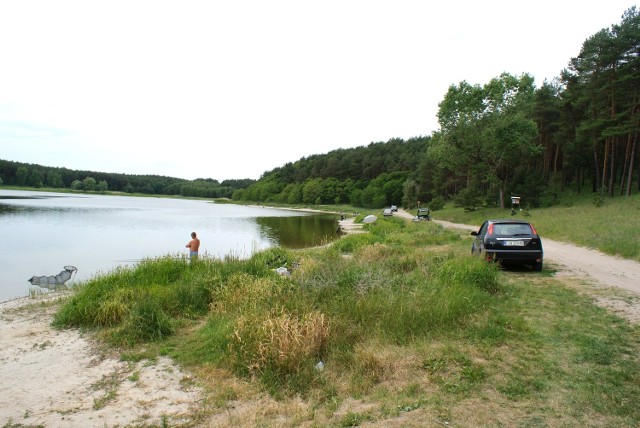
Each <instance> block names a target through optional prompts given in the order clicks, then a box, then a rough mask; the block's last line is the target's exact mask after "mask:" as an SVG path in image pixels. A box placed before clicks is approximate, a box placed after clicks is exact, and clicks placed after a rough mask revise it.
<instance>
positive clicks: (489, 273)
mask: <svg viewBox="0 0 640 428" xmlns="http://www.w3.org/2000/svg"><path fill="white" fill-rule="evenodd" d="M369 229H370V233H369V234H367V235H369V236H370V237H371V239H373V241H386V242H388V243H387V244H384V243H376V242H373V244H372V243H371V242H372V241H370V240H363V239H362V238H361V236H362V235H360V234H356V235H353V236H347V237H345V238H343V239H342V240H341V242H340V245H337V246H331V247H328V248H326V249H324V250H315V251H316V253H317V254H316V255H315V256H314V257H310V256H309V253H303V252H299V253H294V252H290V251H286V250H283V249H281V248H273V249H269V250H265V251H262V252H259V253H256V254H255V255H253V256H252V257H251V258H250V259H249V260H237V259H234V258H227V259H226V260H217V259H206V258H204V259H202V260H199V261H198V262H195V263H190V262H189V261H188V260H187V259H185V258H180V257H165V258H161V259H158V260H147V261H144V262H142V263H140V264H139V265H138V266H137V267H135V268H130V267H127V268H120V269H117V270H116V271H114V272H112V273H110V274H107V275H103V276H100V277H97V278H94V279H92V280H90V281H89V282H87V283H86V284H85V285H84V286H82V287H81V288H80V290H78V292H77V293H76V294H75V295H74V296H73V297H72V298H71V299H70V300H69V301H68V302H67V303H66V304H65V305H64V306H63V308H62V309H61V310H60V311H59V312H58V314H57V315H56V317H55V324H57V325H59V326H76V327H89V328H96V327H99V328H104V329H106V330H105V331H106V333H105V334H106V337H107V338H108V339H109V340H110V341H112V342H114V343H116V344H118V345H132V344H136V343H141V342H148V341H156V340H162V339H165V338H167V337H168V336H170V335H172V334H174V333H175V331H176V329H177V328H179V327H180V325H181V323H183V322H184V320H189V319H194V318H200V317H203V316H206V317H207V318H208V323H209V324H215V325H218V326H226V327H225V328H220V329H219V334H221V335H222V336H221V337H217V338H215V341H216V342H218V343H227V348H226V349H221V350H220V351H219V352H220V355H217V356H216V357H215V358H219V359H221V360H224V361H226V362H227V363H226V364H228V365H229V366H228V367H229V368H230V369H233V370H234V371H236V372H237V373H238V374H240V375H246V376H254V375H257V376H259V377H261V378H263V381H264V382H265V383H266V384H268V385H267V386H268V387H269V388H271V387H273V388H274V391H275V390H277V389H278V388H281V387H287V388H292V389H294V390H299V389H301V388H302V385H304V384H307V385H313V382H311V383H309V381H310V378H313V372H312V371H309V369H312V368H313V366H314V365H315V364H316V363H317V361H319V360H324V359H327V358H328V359H334V358H344V356H343V353H344V352H351V351H348V350H353V349H354V347H355V346H357V344H358V343H360V342H362V341H365V340H370V339H371V338H372V337H378V338H379V339H380V340H385V341H389V340H390V341H392V342H394V343H408V342H410V341H411V340H413V339H414V338H416V337H422V336H424V335H427V334H429V335H431V334H434V333H435V332H438V331H448V330H450V329H451V328H454V327H456V326H459V325H461V324H464V323H465V322H466V320H468V319H469V317H471V316H473V315H474V314H478V313H482V312H484V311H485V309H484V308H485V307H486V305H487V304H488V303H489V301H490V299H491V296H492V293H495V292H497V291H498V290H499V284H498V282H497V270H496V269H495V266H491V265H489V264H486V263H484V262H482V261H480V260H477V259H475V258H470V257H464V258H458V257H455V256H454V255H453V254H451V253H447V252H445V253H442V254H439V255H437V256H433V257H424V255H425V253H424V252H423V251H422V250H420V249H419V248H420V247H419V245H418V244H422V243H429V242H430V243H431V244H432V245H436V246H438V245H446V244H447V243H450V242H457V241H458V240H459V238H458V236H457V235H456V234H454V233H451V232H446V231H444V230H443V229H442V228H441V227H439V226H437V225H435V224H429V225H424V224H416V223H411V222H408V223H405V222H404V221H403V220H399V219H387V220H386V221H380V222H379V223H378V224H375V225H372V226H369ZM407 229H412V232H411V233H407ZM346 250H348V251H350V254H353V256H354V257H353V258H351V259H350V260H347V259H345V258H344V257H342V254H344V253H343V251H346ZM279 266H289V267H291V268H293V267H294V266H295V269H293V273H292V276H290V277H283V276H279V275H278V274H276V273H275V272H274V270H273V269H274V268H276V267H279ZM281 330H282V331H281ZM338 332H340V333H338ZM279 334H283V336H278V335H279ZM274 335H275V336H276V339H274ZM240 338H241V340H240ZM266 340H271V341H274V343H272V345H271V346H274V347H275V348H273V349H265V347H264V343H265V341H266ZM202 346H207V344H206V343H203V344H202ZM283 355H284V356H283ZM303 389H307V387H305V388H303Z"/></svg>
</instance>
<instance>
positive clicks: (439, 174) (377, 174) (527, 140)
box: [233, 7, 640, 209]
mask: <svg viewBox="0 0 640 428" xmlns="http://www.w3.org/2000/svg"><path fill="white" fill-rule="evenodd" d="M639 49H640V15H639V13H638V10H637V9H636V8H635V7H632V8H630V9H629V10H628V11H626V12H625V13H624V15H623V17H622V22H621V23H620V24H617V25H613V26H612V27H611V28H610V29H603V30H602V31H600V32H598V33H597V34H596V35H594V36H592V37H590V38H589V39H587V40H586V41H585V42H584V44H583V46H582V49H581V50H580V53H579V55H578V56H577V57H575V58H572V59H571V60H570V66H569V67H568V68H567V69H565V70H563V71H562V73H561V77H559V78H558V79H555V80H554V81H553V82H546V81H545V82H544V83H543V84H542V86H541V87H539V88H536V87H535V85H534V81H533V79H532V77H531V76H529V75H528V74H526V73H525V74H523V75H521V76H513V75H510V74H508V73H503V74H502V75H500V76H498V77H496V78H494V79H491V81H489V82H488V83H486V84H484V85H479V84H475V85H472V84H470V83H468V82H466V81H463V82H460V83H459V84H457V85H451V86H450V88H449V90H448V91H447V93H446V94H445V97H444V99H443V100H442V101H441V102H440V104H439V107H440V108H439V112H438V120H439V124H440V130H439V131H438V132H435V133H434V134H433V135H431V136H428V137H419V138H414V139H410V140H408V141H403V140H399V139H394V140H390V141H388V142H387V143H372V144H370V145H369V146H367V147H358V148H355V149H348V150H335V151H332V152H329V153H328V154H326V155H316V156H310V157H308V158H303V159H301V160H299V161H297V162H294V163H288V164H286V165H285V166H283V167H281V168H276V169H274V170H273V171H270V172H267V173H265V174H264V175H263V176H262V178H261V179H260V180H259V181H258V182H257V183H255V184H253V185H252V186H249V187H248V188H247V189H243V190H240V191H237V192H234V195H233V198H234V199H238V200H253V201H264V202H269V201H270V202H285V203H290V204H297V203H305V204H314V203H315V204H318V203H323V204H326V203H332V202H334V201H335V202H336V203H341V202H350V203H351V204H353V205H356V206H363V207H370V208H374V207H376V208H378V207H383V206H388V205H390V204H396V205H400V204H402V205H404V206H405V207H408V208H413V207H415V206H416V205H417V203H418V201H422V202H425V203H430V201H432V200H433V199H434V198H443V199H451V198H457V199H458V200H459V204H460V205H461V206H465V207H466V208H468V209H475V208H476V207H478V206H501V207H502V206H504V204H505V201H508V197H509V195H518V196H521V197H523V201H525V203H526V204H528V205H529V206H539V205H551V204H553V203H554V202H555V200H554V198H555V195H556V194H557V193H558V192H562V191H564V190H565V189H567V188H569V189H573V190H575V191H577V192H582V191H584V190H585V189H586V190H588V191H592V192H598V193H600V194H603V195H609V196H614V195H617V194H622V195H629V194H630V193H631V192H632V189H633V188H636V189H638V188H639V187H640V168H638V163H639V158H640V150H638V149H637V136H638V130H639V127H640V121H639V120H638V118H639V117H640V116H639V114H640V113H639V112H640V108H639V106H640V101H639V100H640V56H639V55H638V50H639Z"/></svg>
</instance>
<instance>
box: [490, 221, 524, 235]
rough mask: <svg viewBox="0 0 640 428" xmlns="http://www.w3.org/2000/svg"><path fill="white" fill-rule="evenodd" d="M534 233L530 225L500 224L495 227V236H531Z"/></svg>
mask: <svg viewBox="0 0 640 428" xmlns="http://www.w3.org/2000/svg"><path fill="white" fill-rule="evenodd" d="M532 233H533V232H532V230H531V226H530V225H528V224H508V223H507V224H500V223H496V224H494V225H493V234H494V235H507V236H513V235H531V234H532Z"/></svg>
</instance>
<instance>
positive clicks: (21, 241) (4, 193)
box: [0, 190, 337, 301]
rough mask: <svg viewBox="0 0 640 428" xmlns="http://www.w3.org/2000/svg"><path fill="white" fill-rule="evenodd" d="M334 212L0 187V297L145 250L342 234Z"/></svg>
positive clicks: (103, 269) (81, 277)
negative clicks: (39, 279)
mask: <svg viewBox="0 0 640 428" xmlns="http://www.w3.org/2000/svg"><path fill="white" fill-rule="evenodd" d="M335 229H336V216H335V215H326V214H325V215H317V214H309V213H302V212H297V211H290V210H280V209H273V208H261V207H248V206H241V205H233V204H215V203H211V202H207V201H200V200H185V199H167V198H140V197H130V196H107V195H83V194H66V193H49V192H31V191H17V190H16V191H13V190H0V268H1V269H2V276H0V301H5V300H8V299H11V298H15V297H22V296H26V295H28V293H29V289H30V288H33V289H38V290H40V288H39V287H36V286H32V285H31V284H30V283H28V282H27V279H29V278H31V277H32V276H41V275H56V274H58V273H60V272H61V271H62V270H63V267H64V266H65V265H73V266H76V267H77V268H78V271H77V272H76V274H75V276H74V277H73V279H72V280H71V281H70V282H68V283H67V284H72V283H77V282H80V281H85V280H87V279H90V278H92V277H94V276H95V275H98V274H102V273H107V272H109V271H111V270H113V269H114V268H115V267H117V266H123V265H133V264H135V263H137V262H138V261H140V260H141V259H145V258H156V257H161V256H166V255H172V256H177V257H182V256H186V255H187V254H188V251H187V249H186V248H185V245H186V244H187V242H188V241H189V240H190V239H191V237H190V234H191V232H192V231H195V232H196V233H197V234H198V237H199V238H200V240H201V241H202V243H201V246H200V254H201V255H204V256H209V257H218V258H222V257H224V256H226V255H235V256H238V257H241V258H246V257H249V256H250V255H251V254H253V253H254V252H255V251H258V250H262V249H265V248H269V247H272V246H282V247H285V248H305V247H311V246H316V245H319V244H323V243H326V242H328V241H331V240H334V239H336V237H337V236H336V233H335Z"/></svg>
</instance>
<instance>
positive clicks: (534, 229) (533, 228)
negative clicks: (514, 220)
mask: <svg viewBox="0 0 640 428" xmlns="http://www.w3.org/2000/svg"><path fill="white" fill-rule="evenodd" d="M529 226H531V230H532V231H533V234H534V235H537V234H538V232H536V228H535V227H533V225H532V224H530V225H529Z"/></svg>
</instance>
